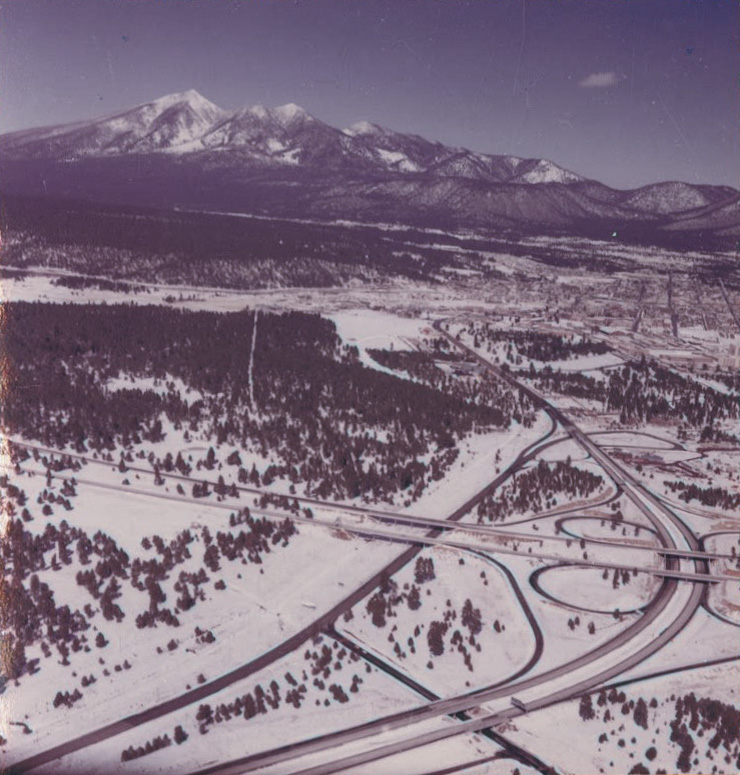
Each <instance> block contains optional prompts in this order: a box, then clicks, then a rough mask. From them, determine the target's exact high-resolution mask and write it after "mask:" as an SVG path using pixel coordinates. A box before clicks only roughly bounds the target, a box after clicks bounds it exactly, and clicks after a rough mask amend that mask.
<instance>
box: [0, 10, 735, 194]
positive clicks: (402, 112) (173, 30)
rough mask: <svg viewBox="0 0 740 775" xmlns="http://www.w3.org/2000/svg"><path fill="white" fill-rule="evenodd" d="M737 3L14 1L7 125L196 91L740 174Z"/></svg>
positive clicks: (5, 34)
mask: <svg viewBox="0 0 740 775" xmlns="http://www.w3.org/2000/svg"><path fill="white" fill-rule="evenodd" d="M739 7H740V6H739V5H738V3H737V2H736V0H477V1H476V2H463V0H445V1H440V0H389V1H387V2H385V1H383V0H295V1H294V0H269V1H268V0H0V90H1V91H0V99H1V100H2V102H1V106H0V107H1V112H0V122H2V123H1V124H0V129H1V130H2V131H12V130H15V129H21V128H25V127H30V126H39V125H46V124H54V123H62V122H66V121H73V120H77V119H84V118H90V117H93V116H98V115H104V114H108V113H113V112H115V111H118V110H120V109H125V108H127V107H131V106H133V105H135V104H138V103H141V102H145V101H147V100H150V99H153V98H155V97H158V96H162V95H163V94H168V93H170V92H175V91H182V90H185V89H188V88H195V89H197V90H198V91H199V92H201V93H202V94H203V95H204V96H206V97H208V98H209V99H211V100H212V101H214V102H216V103H217V104H219V105H221V106H222V107H224V108H228V109H233V108H238V107H243V106H245V105H253V104H257V103H261V104H265V105H279V104H283V103H286V102H296V103H298V104H299V105H301V106H302V107H304V108H305V109H306V110H308V111H309V112H310V113H312V114H313V115H315V116H316V117H317V118H320V119H322V120H324V121H326V122H327V123H330V124H333V125H335V126H339V127H344V126H348V125H349V124H351V123H353V122H355V121H358V120H360V119H367V120H370V121H374V122H376V123H379V124H382V125H385V126H388V127H391V128H393V129H398V130H400V131H405V132H415V133H418V134H421V135H423V136H425V137H428V138H430V139H436V140H441V141H443V142H445V143H448V144H452V145H463V146H466V147H468V148H472V149H474V150H478V151H484V152H487V153H500V154H507V153H510V154H515V155H518V156H537V157H545V158H549V159H552V160H553V161H555V162H557V163H559V164H561V165H563V166H565V167H568V168H570V169H572V170H574V171H576V172H578V173H581V174H584V175H587V176H590V177H594V178H597V179H599V180H602V181H603V182H605V183H608V184H611V185H613V186H616V187H621V188H626V187H632V186H637V185H642V184H645V183H649V182H655V181H658V180H669V179H678V180H686V181H689V182H694V183H698V182H702V183H725V184H729V185H732V186H737V185H738V182H739V181H740V147H739V146H740V143H739V142H738V127H739V126H740V117H739V116H740V99H739V98H738V96H739V95H738V91H739V86H738V71H739V70H738V61H737V51H738V43H739V38H740V25H738V8H739Z"/></svg>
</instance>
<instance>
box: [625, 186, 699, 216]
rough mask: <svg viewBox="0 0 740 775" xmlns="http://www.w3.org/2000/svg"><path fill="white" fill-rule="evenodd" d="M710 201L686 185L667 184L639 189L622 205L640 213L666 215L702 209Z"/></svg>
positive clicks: (696, 189) (694, 188) (692, 187)
mask: <svg viewBox="0 0 740 775" xmlns="http://www.w3.org/2000/svg"><path fill="white" fill-rule="evenodd" d="M710 201H711V200H710V199H709V198H708V197H707V196H706V195H705V194H704V193H703V192H702V191H701V190H700V189H698V188H696V187H695V186H691V185H689V184H688V183H678V182H668V183H656V184H654V185H650V186H644V187H643V188H639V189H637V191H635V192H634V193H633V194H632V195H631V196H630V197H629V198H628V199H626V200H625V201H624V204H625V205H626V206H627V207H631V208H633V209H634V210H639V211H640V212H654V213H660V214H661V215H667V214H668V213H680V212H684V211H686V210H694V209H696V208H697V207H704V206H705V205H707V204H710Z"/></svg>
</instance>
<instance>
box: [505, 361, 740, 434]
mask: <svg viewBox="0 0 740 775" xmlns="http://www.w3.org/2000/svg"><path fill="white" fill-rule="evenodd" d="M514 373H515V374H516V375H517V376H519V377H525V378H527V379H531V380H532V382H533V383H534V385H535V386H536V387H537V388H538V389H540V390H544V391H553V392H557V393H562V394H563V395H566V396H572V397H573V398H580V399H590V400H592V401H596V402H598V403H600V404H602V406H603V408H604V410H605V411H607V412H616V413H618V414H619V422H620V423H622V424H623V425H634V424H642V423H647V422H656V421H657V422H661V421H673V422H679V423H685V424H687V425H689V426H691V427H694V428H701V429H702V437H703V439H702V440H705V441H708V440H714V439H716V440H721V441H727V440H728V436H727V434H725V433H723V432H722V431H721V429H718V428H717V424H719V423H722V422H725V421H727V420H737V419H738V417H740V401H739V400H738V395H737V394H733V393H724V392H721V391H719V390H715V389H714V388H712V387H709V386H708V385H706V384H702V383H701V382H698V381H697V380H694V379H691V378H690V377H688V376H685V375H683V374H679V373H678V372H676V371H673V370H671V369H668V368H666V367H664V366H661V365H660V364H658V363H656V362H655V361H648V360H646V359H645V358H643V359H642V360H641V361H631V362H630V363H627V364H625V365H623V366H618V367H616V368H613V369H609V370H608V371H607V372H605V376H604V378H603V379H597V378H596V377H592V376H589V375H586V374H573V373H563V372H559V371H554V370H553V369H552V368H551V367H550V366H545V367H544V368H541V369H537V368H535V367H534V365H532V364H530V365H529V367H528V368H527V369H520V370H518V371H516V372H514Z"/></svg>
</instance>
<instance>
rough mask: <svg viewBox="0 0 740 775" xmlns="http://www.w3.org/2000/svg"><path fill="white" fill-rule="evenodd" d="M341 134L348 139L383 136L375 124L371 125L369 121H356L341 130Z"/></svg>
mask: <svg viewBox="0 0 740 775" xmlns="http://www.w3.org/2000/svg"><path fill="white" fill-rule="evenodd" d="M342 132H343V133H344V134H345V135H349V136H350V137H357V136H360V135H378V134H383V130H382V129H381V128H380V127H379V126H378V125H377V124H371V123H370V122H369V121H358V122H356V123H355V124H352V126H349V127H347V128H346V129H343V130H342Z"/></svg>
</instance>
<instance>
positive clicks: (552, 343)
mask: <svg viewBox="0 0 740 775" xmlns="http://www.w3.org/2000/svg"><path fill="white" fill-rule="evenodd" d="M464 330H465V332H466V333H467V334H468V335H469V336H470V337H472V338H473V346H474V347H475V348H476V349H477V348H480V347H484V346H485V348H486V349H487V350H488V351H489V352H492V351H493V350H494V348H495V346H496V345H501V344H504V345H505V346H506V347H505V358H506V360H507V361H510V362H512V363H514V362H516V357H517V356H519V357H520V358H527V359H528V360H534V361H542V362H544V363H549V362H551V361H565V360H569V359H571V358H578V357H581V356H583V355H603V354H604V353H608V352H610V351H611V348H610V347H609V345H607V344H605V343H604V342H595V341H593V340H591V339H587V338H585V337H581V336H577V335H575V334H571V335H569V336H565V335H560V334H545V333H541V332H538V331H521V330H517V329H510V328H506V329H501V328H493V327H492V326H490V325H489V324H488V323H484V324H483V325H476V324H475V323H473V322H471V323H470V324H469V325H468V327H467V329H464Z"/></svg>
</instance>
